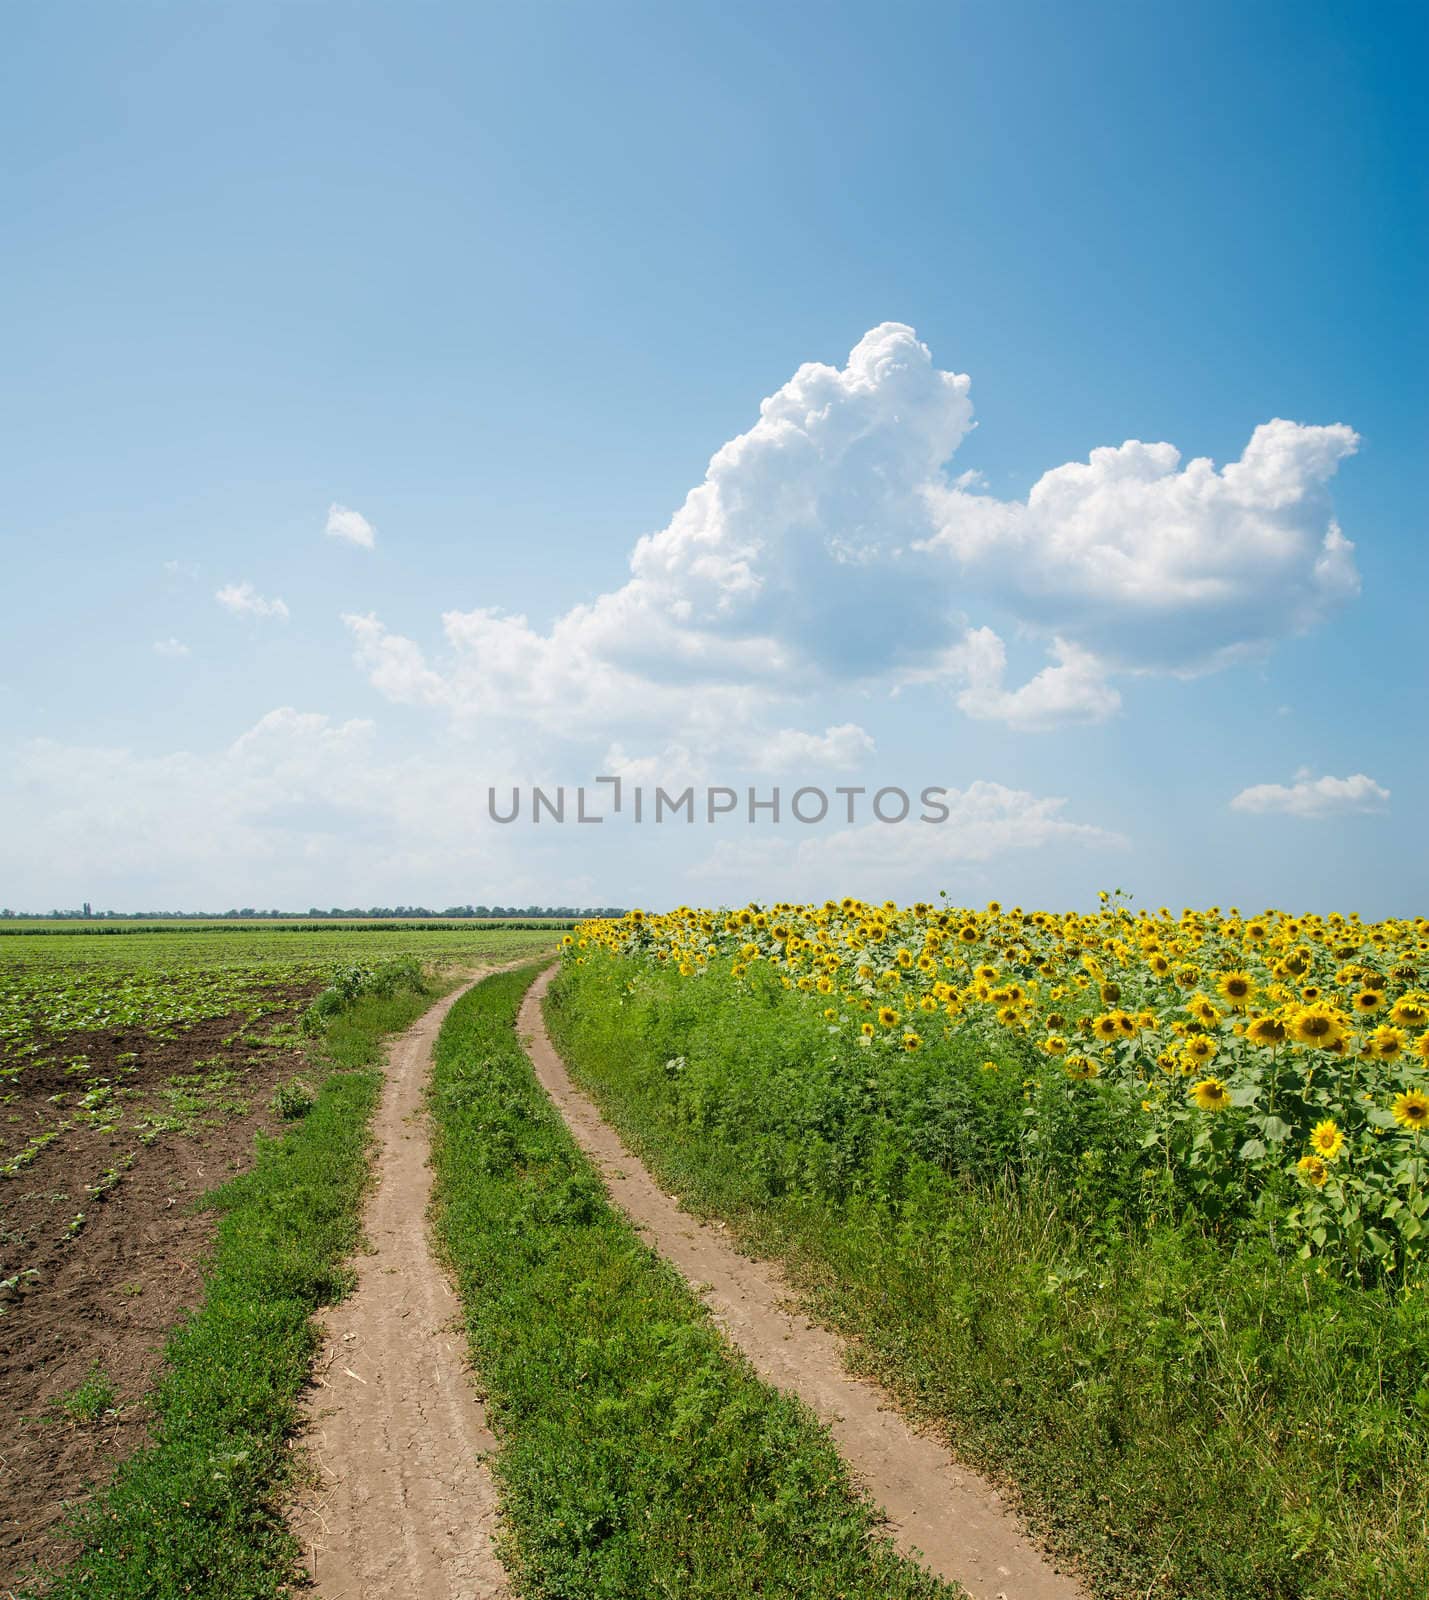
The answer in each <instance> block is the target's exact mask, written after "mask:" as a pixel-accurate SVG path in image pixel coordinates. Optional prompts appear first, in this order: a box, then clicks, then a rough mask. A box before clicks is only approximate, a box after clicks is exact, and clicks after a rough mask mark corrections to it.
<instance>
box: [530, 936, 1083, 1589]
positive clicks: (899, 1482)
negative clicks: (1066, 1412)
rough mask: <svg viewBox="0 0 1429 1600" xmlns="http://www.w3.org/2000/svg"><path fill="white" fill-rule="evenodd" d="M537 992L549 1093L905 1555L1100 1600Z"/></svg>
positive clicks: (955, 1572) (995, 1580)
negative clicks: (595, 1081)
mask: <svg viewBox="0 0 1429 1600" xmlns="http://www.w3.org/2000/svg"><path fill="white" fill-rule="evenodd" d="M555 970H556V969H555V968H551V969H549V970H547V971H546V972H545V973H543V974H542V975H541V976H540V977H539V978H538V979H537V980H536V982H535V984H534V985H533V986H532V988H531V990H530V992H529V993H528V994H527V996H526V999H525V1001H524V1003H523V1004H522V1007H521V1013H520V1020H519V1023H518V1027H519V1031H520V1034H521V1039H522V1043H523V1044H524V1045H525V1046H526V1049H527V1052H528V1053H529V1055H530V1057H531V1061H532V1063H533V1065H534V1067H535V1070H536V1075H537V1077H538V1079H539V1080H540V1082H541V1085H542V1087H543V1088H544V1089H545V1090H546V1092H547V1093H548V1094H549V1095H550V1096H551V1099H552V1100H553V1101H554V1102H555V1104H556V1107H557V1109H558V1110H559V1111H560V1113H561V1115H562V1117H563V1118H564V1119H565V1121H566V1125H567V1126H568V1127H569V1129H570V1130H571V1133H572V1134H573V1136H574V1137H575V1140H576V1143H577V1144H578V1145H579V1146H580V1147H581V1149H582V1150H583V1151H584V1152H585V1153H586V1155H587V1156H588V1157H589V1158H590V1159H591V1161H592V1162H594V1163H595V1165H596V1167H597V1168H598V1169H599V1171H600V1174H601V1176H602V1178H603V1179H604V1181H605V1184H606V1187H607V1189H608V1191H609V1193H610V1195H611V1198H612V1199H613V1200H614V1202H615V1203H616V1205H617V1206H619V1208H620V1209H621V1210H622V1211H623V1212H624V1213H625V1214H626V1216H628V1217H629V1218H630V1220H631V1221H632V1222H633V1223H634V1224H635V1226H636V1229H637V1230H638V1231H639V1233H640V1234H641V1236H642V1238H644V1239H645V1241H646V1243H647V1244H649V1245H650V1246H651V1247H652V1248H653V1249H655V1250H657V1251H658V1252H659V1253H660V1254H661V1255H662V1256H664V1257H665V1259H666V1260H668V1261H669V1262H671V1263H672V1264H673V1265H674V1266H675V1267H676V1268H677V1269H678V1271H679V1272H680V1273H681V1274H682V1275H683V1276H684V1278H685V1279H686V1280H687V1281H688V1282H689V1283H690V1284H691V1286H692V1287H694V1288H695V1290H696V1292H697V1293H698V1294H699V1295H700V1297H701V1298H702V1299H703V1301H704V1303H705V1304H706V1305H707V1306H708V1307H709V1309H710V1311H711V1313H712V1314H713V1316H714V1319H715V1322H716V1323H717V1324H718V1326H719V1327H720V1329H721V1330H722V1331H723V1332H724V1334H725V1335H726V1337H727V1338H728V1339H729V1340H730V1341H731V1342H732V1343H733V1344H734V1345H736V1346H737V1347H738V1349H739V1350H740V1351H741V1352H742V1353H743V1354H744V1355H745V1356H746V1357H747V1358H748V1360H749V1362H750V1363H751V1365H752V1366H753V1367H754V1369H755V1371H756V1372H757V1373H758V1374H759V1376H760V1377H761V1378H763V1379H764V1381H765V1382H766V1383H769V1384H772V1385H774V1386H775V1387H776V1388H779V1389H782V1390H784V1391H786V1392H787V1393H790V1394H794V1395H797V1396H798V1398H799V1399H800V1400H802V1401H803V1402H804V1404H805V1405H807V1406H808V1407H809V1409H810V1410H811V1411H813V1412H814V1414H815V1415H816V1416H817V1417H818V1418H819V1419H820V1421H822V1422H823V1423H824V1424H825V1426H826V1427H827V1428H828V1429H829V1431H830V1433H831V1434H832V1435H833V1438H834V1441H835V1443H836V1444H837V1445H838V1448H839V1451H840V1453H841V1454H842V1455H843V1457H844V1459H845V1461H846V1462H847V1463H848V1465H849V1467H850V1468H851V1469H852V1471H853V1474H854V1476H855V1478H856V1479H857V1480H858V1481H860V1482H862V1483H863V1484H864V1485H865V1486H866V1487H867V1489H868V1490H869V1492H870V1493H871V1494H872V1496H873V1498H874V1500H875V1501H876V1502H877V1503H878V1505H879V1506H880V1507H881V1508H882V1510H883V1511H884V1513H885V1514H886V1516H887V1519H888V1531H889V1532H890V1533H891V1534H892V1536H893V1540H894V1543H895V1544H896V1546H897V1547H898V1549H900V1550H901V1551H902V1552H903V1553H904V1554H906V1555H909V1556H912V1557H914V1558H915V1559H919V1560H921V1561H922V1562H923V1563H924V1564H926V1565H927V1566H928V1567H929V1568H931V1570H932V1571H933V1572H935V1573H937V1574H938V1575H939V1576H940V1577H942V1578H945V1579H948V1580H951V1581H952V1582H955V1583H958V1584H961V1585H962V1586H963V1587H964V1588H965V1589H966V1590H967V1591H968V1593H969V1594H970V1595H972V1596H973V1600H1001V1597H1005V1600H1086V1591H1085V1590H1083V1589H1082V1588H1081V1586H1080V1585H1079V1584H1078V1583H1076V1582H1075V1581H1074V1580H1073V1579H1071V1578H1069V1577H1067V1576H1065V1575H1064V1574H1062V1573H1059V1572H1058V1571H1056V1570H1055V1569H1054V1568H1053V1567H1052V1566H1051V1565H1050V1564H1049V1563H1048V1561H1047V1560H1046V1558H1045V1557H1044V1556H1043V1555H1042V1554H1041V1553H1040V1552H1039V1551H1038V1549H1037V1548H1036V1546H1035V1545H1034V1544H1033V1543H1032V1542H1031V1541H1030V1539H1029V1538H1028V1537H1027V1535H1026V1534H1025V1533H1024V1532H1023V1530H1022V1529H1021V1528H1020V1527H1019V1525H1018V1523H1017V1520H1016V1518H1015V1517H1014V1516H1013V1515H1012V1514H1011V1512H1010V1511H1009V1510H1008V1509H1007V1508H1006V1506H1005V1505H1004V1504H1003V1503H1002V1500H1001V1497H1000V1496H999V1494H998V1492H997V1490H996V1489H995V1488H994V1487H993V1486H992V1485H991V1484H990V1483H988V1482H987V1481H986V1480H985V1479H983V1478H981V1477H979V1476H978V1475H977V1474H976V1473H973V1472H970V1471H968V1470H967V1469H966V1468H964V1467H962V1466H960V1465H959V1464H958V1463H957V1462H956V1461H954V1460H953V1458H952V1457H951V1456H950V1455H949V1454H948V1452H947V1451H946V1450H945V1449H944V1447H943V1446H942V1445H940V1444H939V1443H938V1442H937V1441H936V1440H935V1439H933V1438H931V1437H929V1436H928V1435H926V1434H922V1433H919V1432H917V1431H916V1430H915V1429H914V1428H912V1427H911V1426H910V1425H909V1424H908V1423H907V1422H906V1421H905V1420H904V1419H903V1417H902V1416H901V1415H900V1414H899V1413H898V1412H897V1411H896V1410H895V1409H894V1406H893V1401H892V1400H891V1398H890V1397H889V1396H888V1395H887V1393H885V1392H884V1391H883V1390H881V1389H880V1388H878V1387H877V1386H876V1385H874V1384H872V1383H868V1382H865V1381H863V1380H861V1379H858V1378H854V1377H851V1376H850V1375H849V1373H848V1372H847V1370H846V1368H845V1363H844V1359H843V1353H842V1347H841V1344H840V1342H839V1340H838V1339H837V1338H836V1337H835V1336H834V1335H833V1334H832V1333H829V1332H828V1331H826V1330H825V1329H823V1328H820V1327H817V1326H813V1325H811V1324H810V1323H809V1322H808V1321H807V1320H806V1319H805V1318H804V1317H802V1316H800V1315H798V1314H797V1312H791V1311H790V1309H789V1306H790V1305H791V1303H792V1299H793V1291H792V1289H791V1288H790V1286H789V1284H788V1283H787V1282H786V1281H785V1280H784V1278H783V1276H782V1274H781V1273H780V1272H779V1270H778V1268H777V1267H776V1266H774V1265H773V1263H770V1262H765V1261H753V1260H750V1259H749V1258H748V1257H746V1256H743V1255H741V1254H740V1253H739V1252H738V1251H737V1250H735V1249H733V1248H732V1247H731V1245H730V1244H729V1242H728V1236H727V1234H725V1233H724V1232H723V1230H722V1229H720V1228H719V1227H715V1226H711V1225H709V1224H706V1223H701V1222H698V1221H697V1220H696V1219H695V1218H694V1217H692V1216H691V1215H690V1214H689V1213H688V1212H687V1211H684V1210H683V1209H681V1207H680V1206H679V1205H678V1204H677V1202H676V1201H675V1200H674V1199H672V1198H671V1197H670V1196H669V1195H668V1194H666V1193H665V1192H664V1190H663V1189H661V1187H660V1186H659V1185H658V1184H657V1183H656V1182H655V1180H654V1179H653V1178H652V1177H651V1175H650V1173H649V1172H648V1171H647V1169H646V1168H645V1166H644V1165H643V1164H642V1163H641V1162H640V1161H639V1160H638V1159H636V1157H635V1156H633V1155H632V1154H631V1153H630V1151H629V1150H628V1149H627V1148H626V1147H625V1145H624V1144H623V1143H622V1141H621V1139H620V1137H619V1135H618V1134H617V1133H616V1132H615V1130H614V1129H613V1128H612V1127H610V1125H609V1124H608V1123H607V1122H606V1121H605V1119H604V1118H603V1117H602V1116H601V1114H600V1112H599V1111H598V1110H597V1109H596V1107H595V1105H594V1104H593V1103H592V1102H591V1100H590V1099H589V1098H588V1097H587V1096H586V1095H584V1094H583V1093H582V1092H581V1091H580V1090H579V1089H577V1088H576V1087H575V1085H574V1084H573V1083H572V1082H571V1079H570V1076H569V1074H568V1073H567V1071H566V1068H565V1064H564V1063H563V1062H562V1060H561V1058H560V1056H559V1054H558V1053H557V1051H556V1048H555V1046H554V1045H553V1044H552V1042H551V1039H550V1036H549V1035H548V1033H547V1031H546V1026H545V1021H544V1019H543V1017H542V1015H541V1000H542V996H543V995H544V994H545V992H546V988H547V986H548V985H549V983H550V980H551V978H552V976H553V975H554V973H555Z"/></svg>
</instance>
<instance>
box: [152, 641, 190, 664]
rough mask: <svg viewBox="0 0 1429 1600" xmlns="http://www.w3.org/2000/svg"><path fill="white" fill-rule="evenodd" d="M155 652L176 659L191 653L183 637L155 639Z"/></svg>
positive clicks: (157, 654)
mask: <svg viewBox="0 0 1429 1600" xmlns="http://www.w3.org/2000/svg"><path fill="white" fill-rule="evenodd" d="M154 654H155V655H156V656H170V657H172V658H173V659H175V660H180V659H182V657H184V656H186V655H188V654H189V647H188V646H187V645H186V644H185V643H184V642H183V640H182V639H155V640H154Z"/></svg>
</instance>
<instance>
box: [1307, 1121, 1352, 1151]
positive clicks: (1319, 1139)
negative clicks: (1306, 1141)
mask: <svg viewBox="0 0 1429 1600" xmlns="http://www.w3.org/2000/svg"><path fill="white" fill-rule="evenodd" d="M1310 1147H1311V1149H1312V1150H1314V1152H1315V1154H1316V1155H1317V1156H1320V1157H1322V1158H1323V1159H1324V1160H1326V1161H1333V1160H1334V1159H1335V1157H1336V1156H1337V1155H1339V1153H1340V1151H1341V1150H1343V1149H1344V1147H1345V1136H1344V1134H1342V1133H1341V1132H1340V1130H1339V1128H1338V1127H1337V1126H1336V1125H1335V1120H1334V1118H1333V1117H1326V1118H1325V1120H1324V1121H1323V1122H1317V1123H1316V1124H1315V1126H1314V1127H1313V1128H1312V1129H1311V1130H1310Z"/></svg>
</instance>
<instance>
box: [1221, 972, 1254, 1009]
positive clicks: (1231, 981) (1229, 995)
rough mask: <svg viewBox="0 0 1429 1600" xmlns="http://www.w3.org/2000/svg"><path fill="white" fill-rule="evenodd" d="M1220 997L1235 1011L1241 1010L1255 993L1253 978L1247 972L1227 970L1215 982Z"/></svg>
mask: <svg viewBox="0 0 1429 1600" xmlns="http://www.w3.org/2000/svg"><path fill="white" fill-rule="evenodd" d="M1216 988H1217V990H1218V991H1219V992H1220V995H1221V998H1222V999H1223V1000H1227V1001H1229V1002H1230V1004H1231V1005H1232V1006H1234V1007H1235V1009H1236V1010H1237V1011H1243V1010H1244V1009H1245V1007H1246V1006H1247V1005H1248V1004H1249V1003H1250V1000H1251V997H1252V996H1253V995H1254V994H1255V979H1254V978H1252V977H1251V975H1250V974H1249V973H1248V972H1227V973H1224V974H1223V975H1222V977H1221V979H1220V981H1219V982H1218V983H1217V984H1216Z"/></svg>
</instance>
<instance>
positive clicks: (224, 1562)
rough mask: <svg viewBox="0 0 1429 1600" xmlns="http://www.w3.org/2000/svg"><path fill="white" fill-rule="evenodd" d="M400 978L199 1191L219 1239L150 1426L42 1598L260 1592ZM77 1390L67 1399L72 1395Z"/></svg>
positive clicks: (342, 1246) (123, 1599) (357, 1008)
mask: <svg viewBox="0 0 1429 1600" xmlns="http://www.w3.org/2000/svg"><path fill="white" fill-rule="evenodd" d="M432 1000H433V995H432V994H431V993H416V992H413V991H410V990H409V991H407V992H404V993H400V994H395V995H389V996H386V997H368V998H365V999H360V1000H358V1001H357V1003H356V1004H354V1005H353V1006H352V1007H351V1008H350V1009H349V1010H347V1011H345V1012H343V1013H342V1014H341V1015H340V1016H338V1017H336V1018H334V1019H332V1021H331V1023H330V1025H329V1030H328V1033H327V1036H326V1038H325V1040H324V1041H323V1043H322V1046H321V1048H320V1051H319V1053H318V1061H319V1063H323V1062H325V1063H326V1065H327V1066H329V1067H332V1068H336V1069H337V1070H333V1071H330V1072H329V1073H328V1075H327V1077H326V1081H325V1082H324V1083H323V1084H322V1086H321V1088H320V1089H319V1091H318V1093H317V1096H316V1099H315V1101H314V1103H313V1105H312V1107H311V1109H310V1110H308V1111H307V1113H306V1114H305V1115H304V1116H302V1117H301V1118H300V1119H299V1120H297V1121H295V1122H294V1124H293V1125H292V1127H291V1128H290V1130H289V1131H288V1132H287V1133H286V1134H285V1135H284V1136H283V1137H282V1138H281V1139H266V1138H261V1137H260V1140H259V1145H258V1153H257V1159H256V1160H255V1162H254V1164H253V1166H252V1168H251V1169H250V1170H249V1171H248V1172H246V1173H245V1174H243V1175H242V1176H240V1177H238V1178H235V1179H234V1180H233V1181H232V1182H230V1183H227V1184H225V1185H224V1186H223V1187H222V1188H220V1189H218V1190H217V1191H216V1192H215V1193H214V1194H213V1195H211V1196H210V1197H209V1200H208V1203H209V1204H210V1205H212V1206H213V1208H214V1209H215V1210H216V1211H217V1212H218V1213H219V1224H218V1242H217V1248H216V1251H215V1255H214V1259H213V1262H212V1265H211V1267H210V1269H209V1272H208V1275H207V1282H206V1293H205V1297H204V1304H203V1306H202V1308H201V1309H200V1310H199V1311H198V1312H197V1313H196V1314H195V1315H193V1316H192V1317H190V1318H189V1319H188V1320H187V1321H186V1322H185V1323H183V1324H182V1325H181V1326H180V1327H179V1328H178V1329H176V1330H175V1332H174V1333H173V1335H172V1337H171V1338H170V1340H169V1344H168V1348H167V1351H166V1363H165V1370H164V1375H163V1377H162V1379H161V1380H160V1383H159V1385H158V1387H157V1389H156V1390H155V1392H154V1394H153V1396H152V1403H153V1409H154V1413H155V1423H154V1428H153V1437H152V1441H151V1442H150V1443H149V1444H148V1445H147V1446H146V1447H145V1448H143V1449H141V1450H140V1451H139V1452H138V1453H137V1454H136V1455H134V1456H132V1457H130V1458H129V1460H128V1461H127V1462H125V1463H124V1465H123V1466H121V1467H120V1468H119V1470H118V1472H117V1473H116V1475H115V1477H114V1478H113V1480H112V1481H111V1483H110V1484H109V1485H108V1487H106V1488H104V1489H103V1490H101V1491H100V1492H99V1493H98V1494H97V1495H96V1496H95V1498H94V1499H93V1500H92V1501H91V1502H90V1503H89V1505H88V1506H87V1507H86V1508H85V1509H84V1510H83V1511H82V1512H81V1513H80V1514H79V1516H78V1518H77V1520H76V1524H75V1529H76V1532H77V1533H78V1536H79V1538H80V1540H81V1542H82V1549H81V1553H80V1555H79V1556H78V1558H77V1559H76V1560H75V1561H74V1563H73V1564H72V1565H71V1566H70V1567H68V1568H67V1569H66V1570H65V1571H64V1572H63V1573H61V1574H59V1575H58V1576H57V1577H56V1578H55V1579H54V1580H53V1582H52V1583H51V1584H50V1585H49V1586H45V1584H44V1583H43V1581H41V1582H39V1583H38V1584H37V1585H36V1586H35V1587H33V1588H32V1589H31V1590H30V1591H29V1592H31V1593H36V1594H38V1593H43V1594H45V1595H46V1596H47V1597H49V1600H80V1597H94V1596H101V1595H102V1596H104V1597H105V1600H178V1597H180V1596H184V1597H187V1600H195V1597H213V1600H219V1597H222V1600H273V1597H276V1596H278V1595H282V1594H286V1593H288V1592H289V1581H290V1579H291V1578H292V1577H293V1573H294V1561H295V1557H296V1555H297V1549H296V1545H295V1542H294V1540H293V1538H292V1536H291V1535H290V1534H289V1533H288V1531H287V1529H286V1527H285V1525H284V1523H283V1520H282V1513H281V1506H282V1499H283V1494H284V1490H285V1488H286V1486H287V1484H288V1482H289V1473H290V1461H291V1456H290V1452H289V1451H288V1449H287V1447H286V1438H287V1435H288V1433H289V1431H290V1429H291V1428H292V1426H293V1424H294V1422H295V1420H296V1417H297V1402H298V1396H299V1394H300V1392H301V1390H302V1388H303V1386H304V1384H305V1383H306V1382H307V1379H308V1373H309V1370H310V1367H311V1363H312V1358H313V1355H314V1352H315V1349H316V1345H317V1337H316V1333H315V1330H314V1327H313V1323H312V1320H311V1319H312V1313H313V1312H314V1310H315V1309H316V1308H317V1307H319V1306H322V1305H325V1304H328V1303H330V1302H332V1301H333V1300H336V1299H338V1298H340V1297H341V1296H342V1294H343V1293H344V1292H345V1291H346V1290H347V1288H348V1286H349V1281H350V1269H349V1268H348V1267H347V1266H346V1265H345V1264H344V1263H345V1261H346V1258H347V1257H348V1255H350V1253H351V1252H352V1251H353V1250H354V1248H355V1247H356V1245H357V1243H358V1237H359V1230H358V1210H359V1205H360V1202H361V1199H362V1196H363V1193H364V1191H365V1189H366V1186H367V1181H368V1161H367V1150H368V1124H369V1120H370V1117H371V1114H372V1110H373V1108H374V1106H375V1105H376V1102H377V1097H378V1094H379V1091H380V1088H381V1081H382V1078H381V1073H380V1072H378V1071H376V1070H374V1064H375V1063H376V1062H377V1061H378V1060H379V1058H380V1053H381V1047H382V1040H383V1038H384V1036H385V1035H387V1034H389V1033H391V1032H393V1031H395V1030H397V1029H400V1028H404V1027H406V1026H407V1025H408V1024H409V1023H411V1022H412V1021H413V1020H415V1018H416V1017H418V1016H419V1015H420V1014H421V1013H422V1012H423V1011H424V1010H425V1009H426V1008H427V1007H428V1006H429V1005H431V1004H432ZM73 1398H74V1397H71V1399H73Z"/></svg>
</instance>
